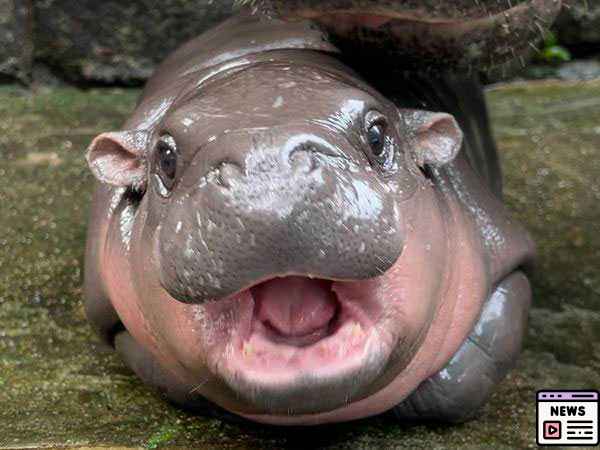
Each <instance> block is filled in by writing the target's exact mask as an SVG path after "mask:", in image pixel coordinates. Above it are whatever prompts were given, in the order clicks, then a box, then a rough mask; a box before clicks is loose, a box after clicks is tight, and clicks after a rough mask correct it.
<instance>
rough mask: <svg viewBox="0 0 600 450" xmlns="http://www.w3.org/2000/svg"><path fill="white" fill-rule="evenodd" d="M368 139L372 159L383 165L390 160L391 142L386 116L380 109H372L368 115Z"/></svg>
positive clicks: (386, 164) (387, 163)
mask: <svg viewBox="0 0 600 450" xmlns="http://www.w3.org/2000/svg"><path fill="white" fill-rule="evenodd" d="M365 125H366V139H367V143H368V144H369V148H370V153H371V159H374V160H375V161H376V162H377V163H379V164H381V165H382V166H388V165H389V162H390V152H391V150H390V147H391V145H390V142H389V139H388V136H387V122H386V119H385V116H383V115H382V114H381V113H380V112H378V111H370V112H369V113H368V114H367V117H366V124H365Z"/></svg>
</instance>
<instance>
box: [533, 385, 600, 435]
mask: <svg viewBox="0 0 600 450" xmlns="http://www.w3.org/2000/svg"><path fill="white" fill-rule="evenodd" d="M598 402H599V395H598V391H591V390H590V391H552V390H545V391H538V393H537V408H536V409H537V444H538V445H561V446H596V445H598V444H599V443H600V439H599V432H598V423H599V422H600V415H599V414H600V409H599V408H598Z"/></svg>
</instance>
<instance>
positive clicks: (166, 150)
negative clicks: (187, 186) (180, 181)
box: [155, 135, 177, 190]
mask: <svg viewBox="0 0 600 450" xmlns="http://www.w3.org/2000/svg"><path fill="white" fill-rule="evenodd" d="M155 155H156V157H155V158H156V171H157V174H158V177H159V178H160V181H161V182H162V184H163V185H164V187H165V188H166V189H167V190H170V189H171V188H172V187H173V184H174V183H175V175H176V174H177V145H176V144H175V139H173V137H172V136H169V135H164V136H161V138H160V140H159V141H158V143H157V144H156V153H155Z"/></svg>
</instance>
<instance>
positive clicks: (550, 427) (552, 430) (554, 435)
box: [544, 421, 561, 439]
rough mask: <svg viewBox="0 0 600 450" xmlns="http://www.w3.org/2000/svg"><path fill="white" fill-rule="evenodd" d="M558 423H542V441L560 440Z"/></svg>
mask: <svg viewBox="0 0 600 450" xmlns="http://www.w3.org/2000/svg"><path fill="white" fill-rule="evenodd" d="M560 425H561V424H560V422H551V421H546V422H544V439H560Z"/></svg>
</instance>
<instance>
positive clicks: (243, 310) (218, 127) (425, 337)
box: [85, 15, 533, 425]
mask: <svg viewBox="0 0 600 450" xmlns="http://www.w3.org/2000/svg"><path fill="white" fill-rule="evenodd" d="M336 55H337V50H336V49H335V48H334V47H333V46H332V45H331V44H329V43H328V41H327V40H326V39H324V38H323V35H322V34H321V32H320V31H319V30H318V29H317V28H316V27H314V26H312V25H311V24H310V23H308V22H295V23H292V24H289V23H282V22H279V21H277V20H266V19H258V18H255V17H251V16H248V15H242V16H239V17H235V18H233V19H231V20H229V21H228V22H226V23H225V24H223V25H222V26H220V27H218V28H216V29H214V30H211V31H209V32H208V33H206V34H205V35H203V36H201V37H200V38H198V39H196V40H194V41H192V42H190V43H188V44H186V45H184V46H183V47H182V48H181V49H179V50H178V51H177V52H175V53H174V54H173V55H172V56H171V57H169V58H168V59H167V60H166V61H165V63H163V65H162V66H161V67H160V68H159V70H158V71H157V73H156V74H155V75H154V77H153V78H152V79H151V80H150V82H149V84H148V85H147V87H146V90H145V92H144V93H143V95H142V97H141V99H140V101H139V103H138V105H137V107H136V110H135V111H134V113H133V115H132V116H131V118H130V119H129V120H128V121H127V122H126V124H125V125H124V127H123V129H122V130H121V131H115V132H107V133H104V134H101V135H100V136H98V137H97V138H96V139H95V140H94V141H93V142H92V144H91V146H90V148H89V151H88V154H87V159H88V163H89V166H90V168H91V170H92V172H93V173H94V175H95V177H96V178H97V179H98V181H99V182H98V184H97V188H96V192H95V195H94V200H93V208H92V216H91V222H90V227H89V235H88V245H87V255H86V273H85V291H86V292H85V294H86V311H87V314H88V317H89V319H90V321H91V322H92V324H93V325H94V326H95V328H96V330H97V331H98V332H99V334H100V335H101V336H102V338H103V339H104V340H105V341H106V342H107V343H109V344H111V345H114V347H115V348H116V349H117V351H118V352H119V353H120V354H121V355H122V357H123V358H124V360H125V361H126V362H127V364H128V365H129V366H130V367H131V368H132V369H133V370H134V371H135V372H136V373H137V374H138V375H139V376H140V377H141V378H142V379H143V380H144V381H145V382H146V383H148V384H150V385H152V386H155V387H157V388H158V389H160V390H161V391H162V392H164V393H166V395H167V396H168V397H169V398H170V399H171V400H172V401H174V402H176V403H178V404H181V405H184V406H187V407H192V408H201V407H202V408H204V407H206V408H210V409H212V410H215V409H218V411H221V412H223V410H225V411H228V412H229V413H232V414H234V415H236V416H242V417H245V418H247V419H250V420H255V421H258V422H263V423H272V424H285V425H299V424H300V425H308V424H318V423H327V422H338V421H345V420H352V419H356V418H361V417H367V416H372V415H376V414H379V413H382V412H385V411H389V410H393V411H394V412H395V413H396V415H397V416H398V417H399V418H407V419H414V418H435V419H441V420H448V421H460V420H465V419H467V418H469V417H471V416H472V415H473V413H474V412H475V411H476V410H477V408H478V407H479V406H481V404H483V403H484V402H485V400H486V399H487V397H488V396H489V394H490V392H491V390H492V388H493V386H494V385H495V384H496V383H497V382H498V381H499V380H500V379H501V378H502V377H503V376H504V374H505V373H506V372H507V370H509V369H510V368H511V367H512V365H513V363H514V360H515V359H516V357H517V356H518V353H519V351H520V343H521V337H522V334H523V329H524V325H525V320H526V315H527V309H528V306H529V302H530V288H529V283H528V280H527V278H526V276H525V275H524V274H523V272H522V271H521V267H522V266H523V265H526V264H527V263H528V262H529V260H530V258H531V256H532V253H533V246H532V243H531V241H530V239H529V237H528V235H527V234H526V233H525V231H524V230H523V229H522V228H521V227H520V226H519V225H518V224H516V223H515V222H514V221H512V220H511V219H510V218H509V217H508V215H507V213H506V211H505V209H504V207H503V206H502V204H501V201H500V200H499V198H498V197H497V196H496V195H495V194H494V193H492V192H491V190H490V189H489V188H488V185H487V184H486V182H485V181H484V180H483V178H482V177H481V176H480V175H478V173H477V172H476V171H475V170H474V169H473V167H472V165H471V163H470V162H469V161H468V159H467V156H466V154H465V151H464V147H465V145H466V144H464V145H463V133H462V132H461V129H460V127H459V125H458V124H457V122H456V120H455V119H454V118H453V117H452V116H451V115H449V114H447V113H439V112H429V111H420V110H415V109H404V108H402V107H400V106H398V105H396V104H394V103H393V102H391V101H389V100H388V99H386V97H384V96H383V95H382V94H380V93H379V92H378V91H377V90H376V89H375V88H373V87H372V86H370V85H369V84H368V83H366V82H365V81H364V80H362V79H361V77H360V76H358V75H357V74H356V73H354V72H353V71H352V70H351V69H349V68H348V67H346V66H345V65H344V64H342V63H341V62H340V61H339V59H338V58H337V56H336ZM461 149H463V151H461Z"/></svg>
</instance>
